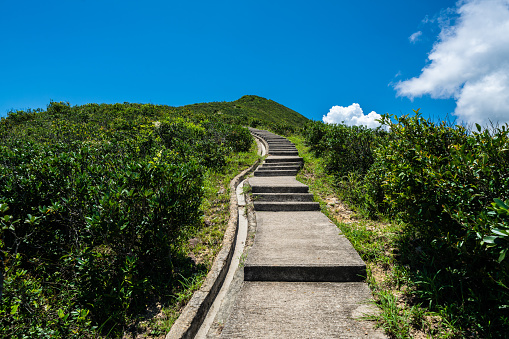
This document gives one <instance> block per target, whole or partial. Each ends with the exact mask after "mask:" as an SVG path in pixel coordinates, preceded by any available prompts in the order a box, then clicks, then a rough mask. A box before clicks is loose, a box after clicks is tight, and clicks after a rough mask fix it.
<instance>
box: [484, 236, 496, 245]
mask: <svg viewBox="0 0 509 339" xmlns="http://www.w3.org/2000/svg"><path fill="white" fill-rule="evenodd" d="M497 238H498V237H497V236H494V235H489V236H486V237H484V238H483V240H482V241H483V242H484V243H486V244H494V243H495V240H496V239H497Z"/></svg>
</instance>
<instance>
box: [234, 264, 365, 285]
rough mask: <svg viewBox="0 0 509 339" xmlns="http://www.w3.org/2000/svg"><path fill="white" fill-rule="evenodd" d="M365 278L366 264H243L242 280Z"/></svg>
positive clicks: (335, 280)
mask: <svg viewBox="0 0 509 339" xmlns="http://www.w3.org/2000/svg"><path fill="white" fill-rule="evenodd" d="M365 279H366V265H365V264H364V265H337V266H331V265H324V266H318V265H309V266H296V265H288V266H286V265H285V266H281V265H279V266H276V265H251V264H249V263H247V264H246V265H245V266H244V281H285V282H290V281H293V282H360V281H364V280H365Z"/></svg>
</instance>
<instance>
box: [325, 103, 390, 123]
mask: <svg viewBox="0 0 509 339" xmlns="http://www.w3.org/2000/svg"><path fill="white" fill-rule="evenodd" d="M380 117H381V116H380V114H378V113H376V112H375V111H372V112H371V113H369V114H368V115H364V112H363V111H362V108H361V106H360V105H359V104H357V103H353V104H351V105H350V106H348V107H343V106H333V107H332V108H331V109H330V110H329V113H327V115H324V116H323V122H325V123H327V124H341V123H343V124H345V125H348V126H359V125H364V126H367V127H369V128H376V127H378V126H380V124H379V123H378V121H375V120H377V119H380Z"/></svg>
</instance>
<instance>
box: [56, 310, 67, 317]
mask: <svg viewBox="0 0 509 339" xmlns="http://www.w3.org/2000/svg"><path fill="white" fill-rule="evenodd" d="M57 312H58V317H59V318H63V317H64V316H65V314H64V311H62V309H61V308H59V309H58V311H57Z"/></svg>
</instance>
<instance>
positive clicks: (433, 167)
mask: <svg viewBox="0 0 509 339" xmlns="http://www.w3.org/2000/svg"><path fill="white" fill-rule="evenodd" d="M382 123H383V124H384V125H385V126H386V127H388V128H387V130H383V129H378V130H370V129H367V128H363V127H350V126H345V125H325V124H323V123H320V122H313V123H310V124H308V126H307V128H306V131H305V133H304V134H305V138H306V142H307V144H308V145H309V146H310V147H311V149H312V150H313V151H314V153H315V154H316V155H317V156H319V157H321V158H322V159H323V162H324V168H325V170H326V171H327V172H328V173H329V174H330V175H332V176H333V177H334V178H335V179H334V182H335V186H336V187H337V188H338V191H339V192H341V193H340V194H341V197H342V198H343V199H345V200H346V201H348V202H349V203H350V205H351V206H353V207H355V208H356V209H357V210H358V211H360V212H362V213H364V214H366V215H369V216H371V217H372V218H373V217H374V218H376V217H380V216H382V217H384V218H390V219H392V220H396V221H399V222H401V223H402V225H403V227H401V228H400V229H399V231H398V232H400V233H399V234H398V235H397V237H395V238H394V239H396V241H395V243H394V244H391V245H392V246H394V247H395V248H392V250H393V252H394V258H395V259H396V261H397V262H398V267H399V268H398V270H399V271H398V274H399V275H402V276H405V277H406V282H407V283H408V284H410V285H411V286H410V291H409V292H408V293H409V294H410V295H411V296H412V298H413V304H414V305H421V306H422V307H424V308H425V309H426V310H428V312H435V314H439V315H440V316H442V317H443V319H445V321H446V322H448V326H450V327H451V328H453V332H454V333H455V335H458V336H461V337H485V338H488V337H493V338H499V337H504V336H505V335H506V334H507V328H509V258H507V257H506V254H507V251H508V248H509V241H508V240H509V214H508V205H509V200H508V199H509V151H508V149H509V130H508V129H507V126H501V127H492V128H486V129H482V128H481V126H478V125H477V126H476V129H475V130H473V131H471V130H469V129H467V128H465V127H464V126H454V125H452V124H449V123H446V122H441V123H434V122H432V121H430V120H426V119H424V118H423V117H422V116H421V115H420V114H419V112H418V111H417V112H416V114H415V115H413V116H402V117H399V118H398V117H395V116H390V115H385V116H383V118H382ZM504 201H505V202H504ZM361 233H362V232H361ZM361 233H358V234H359V235H360V234H361ZM365 240H366V241H370V240H369V238H366V239H365ZM373 241H374V239H373ZM382 299H383V298H382ZM381 302H383V300H382V301H381ZM392 333H397V330H394V331H393V332H392Z"/></svg>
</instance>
